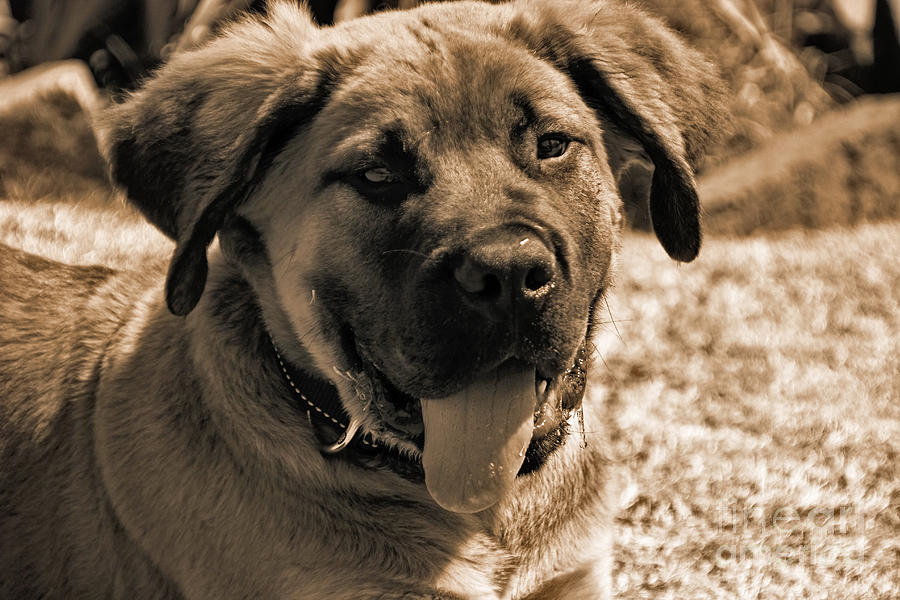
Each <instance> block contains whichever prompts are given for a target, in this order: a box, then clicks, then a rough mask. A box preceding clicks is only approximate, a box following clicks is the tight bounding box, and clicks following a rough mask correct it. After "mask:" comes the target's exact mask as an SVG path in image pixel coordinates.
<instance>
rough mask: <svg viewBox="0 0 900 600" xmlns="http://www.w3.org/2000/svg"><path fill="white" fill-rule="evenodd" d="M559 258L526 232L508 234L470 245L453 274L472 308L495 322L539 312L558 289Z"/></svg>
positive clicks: (507, 231)
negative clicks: (531, 310)
mask: <svg viewBox="0 0 900 600" xmlns="http://www.w3.org/2000/svg"><path fill="white" fill-rule="evenodd" d="M556 272H557V265H556V258H555V257H554V254H553V252H551V251H550V249H549V248H548V247H547V245H546V244H545V243H544V241H543V240H542V239H541V238H540V237H539V236H538V235H536V234H535V233H533V232H532V233H529V232H528V231H527V230H519V229H513V230H505V231H501V232H493V233H492V234H491V235H490V236H482V241H480V242H478V243H473V244H470V245H469V247H468V248H467V249H466V251H465V252H464V254H463V256H462V260H461V262H460V263H459V265H458V266H456V268H455V269H454V270H453V276H454V278H455V279H456V283H457V286H458V287H459V289H460V291H461V293H462V295H463V297H464V298H465V299H466V300H467V301H468V302H469V304H471V305H473V306H475V307H476V308H477V309H478V310H480V311H481V312H483V313H485V314H487V315H488V316H490V317H492V318H495V319H501V320H502V319H507V318H509V317H510V316H512V315H515V314H520V313H521V312H522V309H525V308H530V309H539V308H540V306H541V305H542V304H543V301H544V299H545V298H546V296H547V295H548V294H549V293H550V292H551V290H552V289H553V288H554V287H555V282H554V280H555V278H556Z"/></svg>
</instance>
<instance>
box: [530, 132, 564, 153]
mask: <svg viewBox="0 0 900 600" xmlns="http://www.w3.org/2000/svg"><path fill="white" fill-rule="evenodd" d="M568 148H569V138H567V137H565V136H563V135H560V134H553V135H547V136H544V137H542V138H540V139H539V140H538V143H537V157H538V158H540V159H544V158H556V157H558V156H562V155H563V154H565V153H566V150H567V149H568Z"/></svg>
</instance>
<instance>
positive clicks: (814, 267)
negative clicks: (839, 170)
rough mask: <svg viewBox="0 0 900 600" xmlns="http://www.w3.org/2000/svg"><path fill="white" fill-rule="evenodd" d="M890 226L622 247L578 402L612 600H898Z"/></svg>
mask: <svg viewBox="0 0 900 600" xmlns="http://www.w3.org/2000/svg"><path fill="white" fill-rule="evenodd" d="M898 256H900V223H896V222H895V223H884V224H878V225H862V226H858V227H856V228H853V229H844V228H832V229H827V230H821V231H792V232H789V233H786V234H783V235H778V236H757V237H753V238H745V239H734V238H712V239H708V240H707V242H706V245H705V247H704V249H703V251H702V252H701V256H700V258H698V259H697V261H695V262H694V263H691V264H689V265H682V266H679V265H677V264H675V263H673V262H672V261H671V260H669V259H668V257H667V256H666V255H665V253H664V252H663V251H662V250H661V249H660V248H659V247H658V244H657V243H656V241H655V240H654V239H653V238H651V237H650V236H644V235H638V234H634V235H630V236H629V237H628V238H627V239H626V242H625V252H624V253H623V260H622V262H621V265H620V271H621V272H620V276H619V278H618V284H617V286H616V288H615V289H614V290H613V291H612V294H611V295H610V297H609V312H608V315H607V316H608V317H609V321H610V322H609V323H608V324H607V325H606V326H605V328H604V331H603V333H602V334H601V335H600V337H599V338H598V340H597V346H598V354H599V358H598V360H597V364H596V366H595V369H594V373H595V376H594V385H593V387H592V392H591V393H593V394H595V395H597V396H600V397H602V401H605V402H608V403H611V404H612V405H613V406H614V408H615V411H614V412H615V414H617V424H618V430H619V432H618V439H617V440H616V453H617V460H619V461H621V463H622V464H623V465H624V467H625V468H624V469H623V472H624V473H625V475H624V477H625V481H624V486H623V495H622V499H621V501H622V512H621V515H620V517H619V520H618V536H617V540H618V552H617V557H616V565H617V568H616V571H617V573H616V578H615V584H616V588H617V591H618V593H619V594H620V596H621V597H622V598H678V599H685V598H689V599H700V598H740V599H756V598H759V599H763V598H779V599H784V600H793V599H798V598H822V599H825V598H858V599H860V600H863V599H866V600H869V599H872V600H874V599H880V600H896V599H897V598H900V261H898V259H897V257H898Z"/></svg>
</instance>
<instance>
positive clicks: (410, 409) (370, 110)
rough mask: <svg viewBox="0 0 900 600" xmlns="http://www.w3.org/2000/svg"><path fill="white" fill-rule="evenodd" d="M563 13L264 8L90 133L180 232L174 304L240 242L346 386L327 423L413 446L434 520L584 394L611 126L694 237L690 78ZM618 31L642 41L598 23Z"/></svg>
mask: <svg viewBox="0 0 900 600" xmlns="http://www.w3.org/2000/svg"><path fill="white" fill-rule="evenodd" d="M563 8H564V10H556V9H552V8H547V7H546V6H545V7H543V8H540V7H539V6H538V5H537V4H535V5H529V4H524V5H521V6H520V5H507V6H499V7H496V6H488V5H481V4H475V3H459V4H451V5H440V6H438V5H435V6H428V7H424V8H422V9H419V10H418V11H415V12H411V13H394V14H389V15H380V16H377V17H372V18H369V19H365V20H360V21H357V22H355V23H351V24H349V25H347V26H346V27H345V28H343V29H329V30H317V29H315V28H314V27H313V26H312V25H311V24H310V23H309V22H308V20H307V18H306V17H305V16H304V15H302V14H301V13H299V12H298V11H297V10H296V9H292V8H288V7H286V6H277V7H274V8H273V9H272V13H273V15H272V16H271V17H270V21H269V25H268V27H267V28H265V29H263V28H261V26H259V25H251V24H245V25H242V26H238V27H236V28H235V29H234V31H233V32H232V33H230V34H228V35H227V36H225V37H224V38H223V39H221V40H218V41H216V42H213V44H211V45H210V46H208V47H206V48H204V49H201V50H199V51H197V52H194V53H191V54H188V55H185V56H183V57H181V58H180V59H176V60H175V61H174V62H173V64H172V65H169V66H168V67H167V68H165V69H163V71H162V73H161V74H160V75H159V76H158V77H157V78H156V79H155V80H153V81H151V82H150V84H149V85H148V86H147V88H146V90H145V91H143V92H141V93H140V94H138V95H137V96H136V97H135V98H134V99H132V100H131V101H130V102H129V103H127V104H126V105H124V107H122V108H120V109H119V111H118V115H117V116H116V117H115V118H114V121H113V123H114V126H113V129H112V130H111V134H110V156H111V159H112V162H113V169H114V173H115V175H116V177H117V178H118V179H119V181H120V182H121V183H123V184H124V185H125V186H126V187H127V188H128V190H129V193H130V195H131V197H132V198H133V199H134V200H135V201H136V202H137V204H138V205H139V206H140V207H141V208H142V209H143V210H144V212H145V214H147V215H148V217H150V219H151V220H153V221H154V222H155V223H156V224H157V225H158V226H160V228H161V229H163V231H165V232H166V233H168V234H169V235H171V236H172V237H174V238H175V239H176V241H177V242H178V248H177V249H176V253H175V257H174V258H173V263H172V267H171V270H170V274H169V280H168V282H167V292H168V300H169V305H170V308H172V310H173V312H176V313H179V314H184V313H186V312H189V311H190V310H191V309H192V308H193V306H194V305H195V304H196V302H197V299H198V298H199V297H200V294H201V293H202V292H203V283H204V280H205V274H206V259H205V252H206V245H207V244H208V243H209V242H210V240H211V239H212V237H213V235H214V234H215V233H216V232H217V231H220V230H222V231H221V234H222V238H223V247H225V248H226V250H227V249H228V248H236V247H242V248H246V247H250V246H253V244H248V243H240V242H238V243H233V242H231V241H228V240H229V238H230V237H238V238H240V237H241V236H247V235H249V236H250V237H252V238H254V239H255V240H258V241H260V242H261V247H263V248H264V254H265V256H264V260H262V261H260V260H259V257H255V258H254V259H252V260H251V259H249V258H247V257H246V256H244V257H242V256H241V254H242V253H241V252H240V251H234V252H231V255H232V258H233V260H235V261H236V262H238V263H241V262H244V263H246V264H251V263H252V264H253V268H252V269H247V268H246V264H245V272H247V278H248V280H250V281H251V283H253V284H254V288H255V289H256V291H257V294H258V295H260V296H267V297H268V296H273V297H275V298H276V299H277V305H278V307H279V309H280V310H281V311H283V316H284V317H285V319H286V321H287V322H288V323H289V324H290V326H291V329H292V337H293V338H294V340H295V341H297V342H299V344H300V345H301V346H302V347H303V349H304V351H305V353H306V354H307V355H308V357H309V358H310V362H311V364H309V365H306V367H307V368H310V369H313V370H315V371H317V372H318V374H319V375H320V376H322V377H325V378H331V379H334V377H335V375H334V373H335V372H337V373H344V374H346V375H347V376H348V379H349V380H352V381H353V382H354V384H353V385H348V384H347V383H346V382H343V381H338V382H336V383H339V385H338V387H339V388H340V389H341V390H342V391H343V394H342V401H343V402H344V404H345V406H346V409H347V411H348V412H349V413H350V414H352V415H358V416H359V418H361V419H363V420H364V422H365V424H366V426H367V427H368V428H369V429H370V430H371V431H373V432H375V433H376V434H377V435H378V437H379V438H380V439H382V440H388V441H389V442H390V443H393V444H396V445H400V446H405V447H407V448H408V449H411V451H412V452H416V451H417V449H418V448H420V447H421V446H422V445H423V444H424V457H423V460H424V463H425V471H426V479H427V480H428V483H429V490H430V491H431V492H432V495H433V496H435V498H436V499H437V500H438V501H439V502H440V503H441V504H442V505H444V506H446V507H448V508H451V509H453V510H461V511H473V510H480V509H482V508H484V507H485V506H487V505H489V504H491V503H493V502H494V501H496V500H497V499H498V497H499V496H501V495H502V494H503V493H504V492H505V490H506V488H507V487H508V485H509V484H510V482H511V481H512V478H514V476H515V474H516V473H517V472H519V470H520V467H521V465H522V462H523V460H524V459H525V457H526V456H527V458H528V461H529V462H527V463H526V469H527V470H531V469H534V468H538V467H539V466H540V463H541V461H542V460H543V459H544V458H546V456H545V455H546V454H547V452H549V451H552V449H553V448H554V447H555V446H556V445H558V444H559V443H560V441H561V440H562V439H563V437H564V435H565V431H566V422H567V420H568V419H569V417H570V415H571V412H572V411H573V410H575V409H576V408H577V407H578V405H579V403H580V401H581V396H582V394H583V392H584V381H585V378H586V373H585V370H586V368H587V367H586V365H587V355H588V351H587V348H588V347H589V337H590V333H591V320H592V315H593V314H594V309H595V307H596V305H597V303H598V301H599V300H600V298H601V297H602V293H603V291H604V289H605V287H606V286H607V285H608V284H609V274H610V266H611V263H612V261H613V257H614V253H615V251H616V250H617V240H618V233H619V229H620V224H621V216H620V215H621V199H620V197H619V194H618V187H617V181H616V175H617V172H618V171H619V167H620V166H622V164H623V163H624V160H623V159H621V158H620V156H619V155H620V152H619V151H620V150H621V146H619V145H617V140H629V142H630V143H635V142H636V144H637V145H639V146H640V147H641V148H642V152H643V153H645V154H646V155H647V156H648V157H650V159H652V162H653V166H654V175H653V185H652V192H651V197H650V203H651V211H652V216H653V220H654V225H655V227H656V231H657V234H658V235H659V237H660V240H661V241H662V242H663V245H664V246H665V248H666V249H667V250H668V251H669V253H670V254H671V255H672V256H673V257H676V258H679V259H682V260H690V259H692V258H693V257H694V255H696V252H697V250H698V248H699V243H700V237H699V235H700V233H699V225H698V215H697V210H698V207H697V200H696V195H695V193H694V190H693V178H692V174H691V171H690V163H689V161H690V159H691V158H692V155H693V154H695V153H696V147H697V146H698V145H700V144H701V143H702V139H703V137H704V136H705V135H706V130H707V128H706V127H705V126H704V125H703V124H704V123H708V122H709V119H712V118H713V117H714V116H715V111H714V110H710V106H711V104H708V102H712V101H711V100H709V99H708V98H707V97H708V96H715V93H714V89H715V88H714V85H713V83H712V80H711V79H709V78H707V77H706V76H704V74H703V72H702V68H698V65H697V64H685V65H683V64H682V63H681V60H683V59H686V60H687V61H697V60H699V59H698V57H696V56H695V55H692V54H689V53H688V51H687V50H686V49H685V48H684V47H683V46H681V45H680V44H679V43H678V42H677V41H675V40H674V39H673V38H671V37H670V36H668V34H666V33H665V32H661V31H658V30H657V27H658V26H657V25H655V24H653V27H652V28H651V27H650V26H649V25H647V23H648V21H647V20H646V18H645V17H643V16H642V15H637V14H635V13H631V12H619V11H617V10H610V9H609V8H608V7H605V6H603V5H598V6H596V7H593V8H591V7H587V9H586V7H585V6H584V5H583V4H582V3H579V4H572V5H568V6H564V7H563ZM604 11H607V12H604ZM588 23H590V24H591V25H587V24H588ZM582 27H588V32H587V33H585V31H583V30H580V29H579V28H582ZM590 27H594V28H595V30H594V31H591V30H590ZM632 29H637V31H636V32H634V35H637V36H641V37H640V39H639V40H638V41H637V42H636V43H637V45H638V46H639V48H632V47H631V46H630V45H629V44H628V43H626V42H627V40H625V39H623V38H621V37H619V36H621V35H622V32H623V31H630V30H632ZM598 35H600V37H599V38H598ZM604 35H606V36H609V39H605V38H604V37H603V36H604ZM260 42H262V43H264V46H263V49H261V50H254V51H251V50H250V45H252V44H253V43H256V44H259V43H260ZM651 49H652V50H654V51H655V52H656V54H653V53H652V52H650V50H651ZM253 52H256V54H254V53H253ZM667 52H668V53H671V54H672V57H669V56H667V55H666V53H667ZM241 53H244V54H243V55H242V54H241ZM248 53H249V54H248ZM229 60H233V61H234V62H233V63H229V62H228V61H229ZM271 63H274V64H271ZM213 65H217V67H216V68H212V67H213ZM700 67H702V65H700ZM254 68H256V69H257V70H256V71H254ZM629 69H632V72H631V73H628V70H629ZM623 73H627V74H626V75H625V76H624V78H623ZM673 74H674V77H673ZM242 76H243V77H245V78H246V79H247V83H246V84H245V85H246V86H247V89H246V91H245V92H242V91H241V90H240V88H237V89H236V88H235V84H237V85H241V81H240V78H241V77H242ZM192 77H197V80H195V81H192V80H191V78H192ZM679 77H683V78H684V79H685V81H683V82H681V81H678V78H679ZM681 85H685V86H688V91H685V90H684V89H682V88H681V87H679V86H681ZM660 86H666V87H665V88H662V87H660ZM704 86H705V88H706V89H705V90H704V89H703V88H704ZM667 92H669V93H671V94H672V96H671V99H668V98H666V97H665V94H666V93H667ZM697 99H702V102H699V106H690V104H691V102H692V101H694V100H697ZM167 104H170V105H171V106H167ZM701 110H705V111H707V112H706V114H705V115H702V116H701V113H700V112H698V111H701ZM242 114H250V115H253V117H252V119H251V120H250V122H249V123H248V122H247V119H246V118H243V119H242V118H241V115H242ZM690 119H695V120H696V121H695V122H691V121H690ZM183 163H185V164H183ZM223 227H224V229H223ZM235 232H238V233H235ZM241 232H243V233H241ZM246 232H250V233H249V234H247V233H246ZM260 265H263V266H262V267H260ZM259 270H264V271H265V274H261V273H259V272H258V271H259ZM479 420H480V421H481V423H476V422H477V421H479ZM467 424H468V425H467ZM475 425H478V426H475ZM526 446H528V447H529V449H530V450H529V451H528V452H525V447H526ZM448 459H452V461H451V460H448ZM448 462H454V463H455V464H454V465H451V466H447V464H445V463H448ZM503 470H506V471H511V473H507V474H506V475H504V474H502V473H500V474H497V471H503ZM479 473H481V474H479ZM463 480H464V481H463ZM485 481H486V482H487V483H485ZM453 488H459V489H460V490H462V491H459V492H457V491H454V489H453Z"/></svg>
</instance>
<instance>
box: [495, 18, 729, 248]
mask: <svg viewBox="0 0 900 600" xmlns="http://www.w3.org/2000/svg"><path fill="white" fill-rule="evenodd" d="M522 4H523V8H524V10H523V11H522V12H521V13H520V14H519V15H518V17H516V18H515V19H513V20H512V21H511V22H510V23H509V26H508V27H509V32H510V33H511V34H512V35H513V36H514V37H517V38H519V39H521V40H523V41H524V42H525V43H526V45H527V46H528V47H529V48H530V49H531V50H532V51H533V52H535V53H536V54H537V55H538V56H541V57H542V58H544V59H545V60H548V61H550V62H551V63H553V64H554V65H555V66H557V68H559V69H560V70H562V71H564V72H565V73H567V74H568V75H569V77H570V78H571V79H572V81H573V82H574V84H575V86H576V88H577V90H578V92H579V93H580V94H581V96H582V98H583V99H584V100H585V102H587V104H588V105H589V106H591V107H592V108H593V109H595V110H596V111H597V113H598V116H599V117H600V120H601V123H603V122H607V123H610V122H611V123H612V124H613V126H614V127H615V128H616V129H617V130H618V131H619V132H621V133H623V134H625V135H626V136H628V137H630V138H632V139H634V140H635V141H637V142H638V143H639V144H640V145H641V146H642V148H643V150H644V152H645V153H646V154H647V156H649V158H650V160H651V161H652V162H653V167H654V168H653V175H652V181H651V188H650V216H651V219H652V222H653V229H654V231H655V232H656V236H657V237H658V238H659V240H660V242H661V243H662V245H663V247H664V248H665V250H666V252H668V253H669V256H671V257H672V258H675V259H677V260H681V261H685V262H687V261H691V260H693V259H694V258H695V257H696V256H697V253H698V252H699V250H700V242H701V231H700V205H699V202H698V199H697V191H696V185H695V181H694V168H695V167H696V162H697V160H698V159H699V157H700V156H701V155H702V154H703V152H704V150H705V148H706V146H707V145H708V143H709V140H710V138H711V137H712V136H713V135H714V134H715V133H716V132H717V131H718V130H719V129H720V128H721V123H722V121H723V120H724V118H723V115H724V111H723V100H724V86H723V84H722V83H721V81H720V80H719V78H718V76H717V70H716V68H715V67H714V66H713V65H712V64H711V63H710V62H709V61H708V60H706V59H705V58H704V57H703V56H702V55H701V54H699V53H698V52H696V51H694V50H691V49H689V48H688V47H687V46H686V45H685V44H684V43H683V42H681V41H680V40H679V39H678V38H677V36H676V35H675V34H674V33H672V32H671V31H669V30H668V29H667V28H666V27H665V26H664V25H663V24H662V23H661V22H660V21H658V20H656V19H654V18H652V17H650V16H648V15H646V14H644V13H642V12H640V11H638V10H636V9H635V8H633V7H630V6H627V5H618V4H616V5H614V4H612V3H607V2H562V3H556V4H553V5H552V6H551V5H548V4H544V3H540V2H523V3H522ZM607 139H609V138H607Z"/></svg>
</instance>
